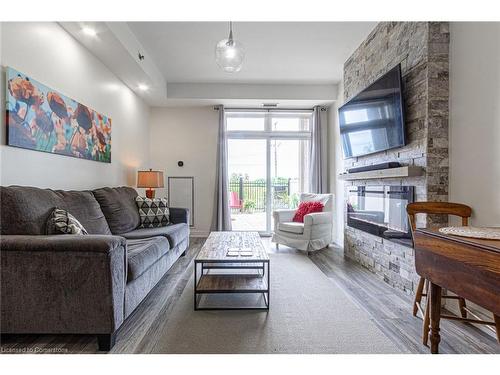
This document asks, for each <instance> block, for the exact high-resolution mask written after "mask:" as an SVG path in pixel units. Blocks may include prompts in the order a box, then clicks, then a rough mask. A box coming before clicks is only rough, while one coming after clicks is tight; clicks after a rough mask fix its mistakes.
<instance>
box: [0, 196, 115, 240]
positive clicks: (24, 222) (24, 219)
mask: <svg viewBox="0 0 500 375" xmlns="http://www.w3.org/2000/svg"><path fill="white" fill-rule="evenodd" d="M0 203H1V207H0V214H1V217H0V227H1V229H0V230H1V234H28V235H42V234H45V232H46V225H47V220H48V219H49V217H50V215H51V213H52V211H53V210H54V208H56V207H58V208H61V209H63V210H66V211H68V212H70V213H71V214H72V215H73V216H74V217H75V218H76V219H77V220H78V221H79V222H80V223H81V224H82V225H83V226H84V227H85V229H86V230H87V232H88V233H89V234H111V231H110V229H109V226H108V223H107V222H106V218H105V217H104V214H103V212H102V211H101V207H100V206H99V203H97V201H96V200H95V198H94V196H93V195H92V193H91V192H90V191H62V190H51V189H40V188H36V187H29V186H7V187H5V186H2V187H0Z"/></svg>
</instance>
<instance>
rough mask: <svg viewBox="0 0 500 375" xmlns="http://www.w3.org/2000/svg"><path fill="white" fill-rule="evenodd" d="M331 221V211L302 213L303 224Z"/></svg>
mask: <svg viewBox="0 0 500 375" xmlns="http://www.w3.org/2000/svg"><path fill="white" fill-rule="evenodd" d="M331 222H332V213H331V212H314V213H312V214H307V215H304V226H310V225H318V224H330V223H331Z"/></svg>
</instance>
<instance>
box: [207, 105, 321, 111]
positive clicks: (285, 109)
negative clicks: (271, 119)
mask: <svg viewBox="0 0 500 375" xmlns="http://www.w3.org/2000/svg"><path fill="white" fill-rule="evenodd" d="M224 109H225V110H226V111H248V112H274V111H276V112H278V111H283V112H312V111H313V110H314V108H230V107H228V108H224ZM214 110H216V111H218V110H219V106H214ZM320 110H321V111H327V110H328V108H326V107H320Z"/></svg>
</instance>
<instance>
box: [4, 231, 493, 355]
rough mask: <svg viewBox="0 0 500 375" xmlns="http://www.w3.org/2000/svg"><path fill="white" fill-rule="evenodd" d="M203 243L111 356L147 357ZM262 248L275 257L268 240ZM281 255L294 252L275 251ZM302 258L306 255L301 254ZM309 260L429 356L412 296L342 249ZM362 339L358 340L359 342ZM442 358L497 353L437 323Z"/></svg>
mask: <svg viewBox="0 0 500 375" xmlns="http://www.w3.org/2000/svg"><path fill="white" fill-rule="evenodd" d="M204 241H205V239H202V238H192V239H191V246H190V248H189V251H188V252H187V255H186V256H185V257H181V258H180V259H179V260H178V261H177V263H176V264H175V265H174V266H173V267H172V268H171V269H170V271H169V272H168V273H167V275H166V276H165V277H164V278H163V279H162V280H161V281H160V282H159V284H158V285H157V286H156V287H155V289H153V291H152V292H151V293H150V294H149V296H148V297H147V298H146V300H145V301H144V302H143V303H142V304H141V305H140V306H139V307H138V308H137V309H136V311H134V313H133V314H132V316H131V317H129V318H128V319H127V321H126V322H125V323H124V325H123V326H122V327H121V329H120V331H119V333H118V335H117V340H116V345H115V346H114V348H113V349H112V351H111V353H150V352H151V351H152V349H153V348H154V347H155V345H156V343H157V341H158V336H159V334H160V333H161V332H162V331H163V327H164V326H165V324H166V323H167V321H168V317H169V313H170V311H171V310H172V309H173V308H174V306H175V303H176V302H177V300H178V299H179V297H180V295H181V293H182V291H183V290H184V287H185V286H186V284H187V282H188V281H189V279H190V278H191V276H192V260H193V258H194V256H195V255H196V254H197V253H198V251H199V250H200V248H201V246H202V245H203V243H204ZM264 243H265V244H266V245H267V248H268V249H269V251H270V252H275V251H276V250H275V249H274V244H272V243H271V242H270V240H269V238H264ZM279 251H280V252H295V251H296V250H293V249H289V248H286V247H283V246H280V250H279ZM304 256H305V255H304ZM310 259H311V261H312V262H313V263H314V264H316V266H317V267H318V268H319V269H320V270H321V271H322V272H323V273H324V274H325V275H326V276H327V277H328V278H329V279H330V280H331V281H332V282H333V283H335V284H336V285H337V286H339V287H340V288H341V289H342V290H343V291H344V292H345V293H346V294H347V295H348V296H349V298H350V299H351V300H352V301H353V302H354V303H355V304H357V305H358V306H360V307H361V308H363V309H365V310H366V311H367V312H368V313H369V314H370V316H371V319H372V321H373V322H374V323H375V324H376V325H377V326H378V327H379V328H380V329H381V331H382V332H384V333H385V334H386V335H387V336H388V337H389V338H390V339H391V340H392V341H393V342H395V343H396V345H398V347H400V348H402V349H403V350H404V351H405V352H407V353H428V352H429V349H428V348H427V347H425V346H423V345H422V344H421V341H420V340H421V339H420V338H421V329H422V321H421V320H420V319H417V318H414V317H413V316H412V315H411V306H412V297H411V296H408V295H406V294H404V293H403V292H399V291H398V290H396V289H393V288H392V287H390V286H389V285H387V284H385V283H384V282H383V281H381V280H380V279H379V278H378V277H377V276H375V275H374V274H372V273H370V272H369V271H368V270H366V269H364V268H362V267H361V266H360V265H358V264H357V263H355V262H353V261H350V260H349V259H344V257H343V254H342V250H341V249H338V248H334V247H330V248H329V249H328V250H322V251H319V252H316V253H313V254H311V255H310ZM360 339H362V338H360ZM441 340H442V341H441V345H440V348H439V349H440V352H441V353H500V345H498V344H497V342H496V340H495V339H494V338H493V337H492V336H490V335H488V334H486V333H484V332H483V331H481V330H479V329H478V328H476V327H474V326H472V325H470V324H463V323H459V322H453V321H444V322H442V324H441ZM1 352H2V353H96V352H97V340H96V338H95V336H90V335H5V336H2V339H1Z"/></svg>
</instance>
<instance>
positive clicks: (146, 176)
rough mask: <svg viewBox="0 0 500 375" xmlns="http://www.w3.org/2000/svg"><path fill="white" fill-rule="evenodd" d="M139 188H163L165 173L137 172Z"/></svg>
mask: <svg viewBox="0 0 500 375" xmlns="http://www.w3.org/2000/svg"><path fill="white" fill-rule="evenodd" d="M137 187H138V188H162V187H164V185H163V172H162V171H153V170H151V169H150V170H149V171H138V172H137Z"/></svg>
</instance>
